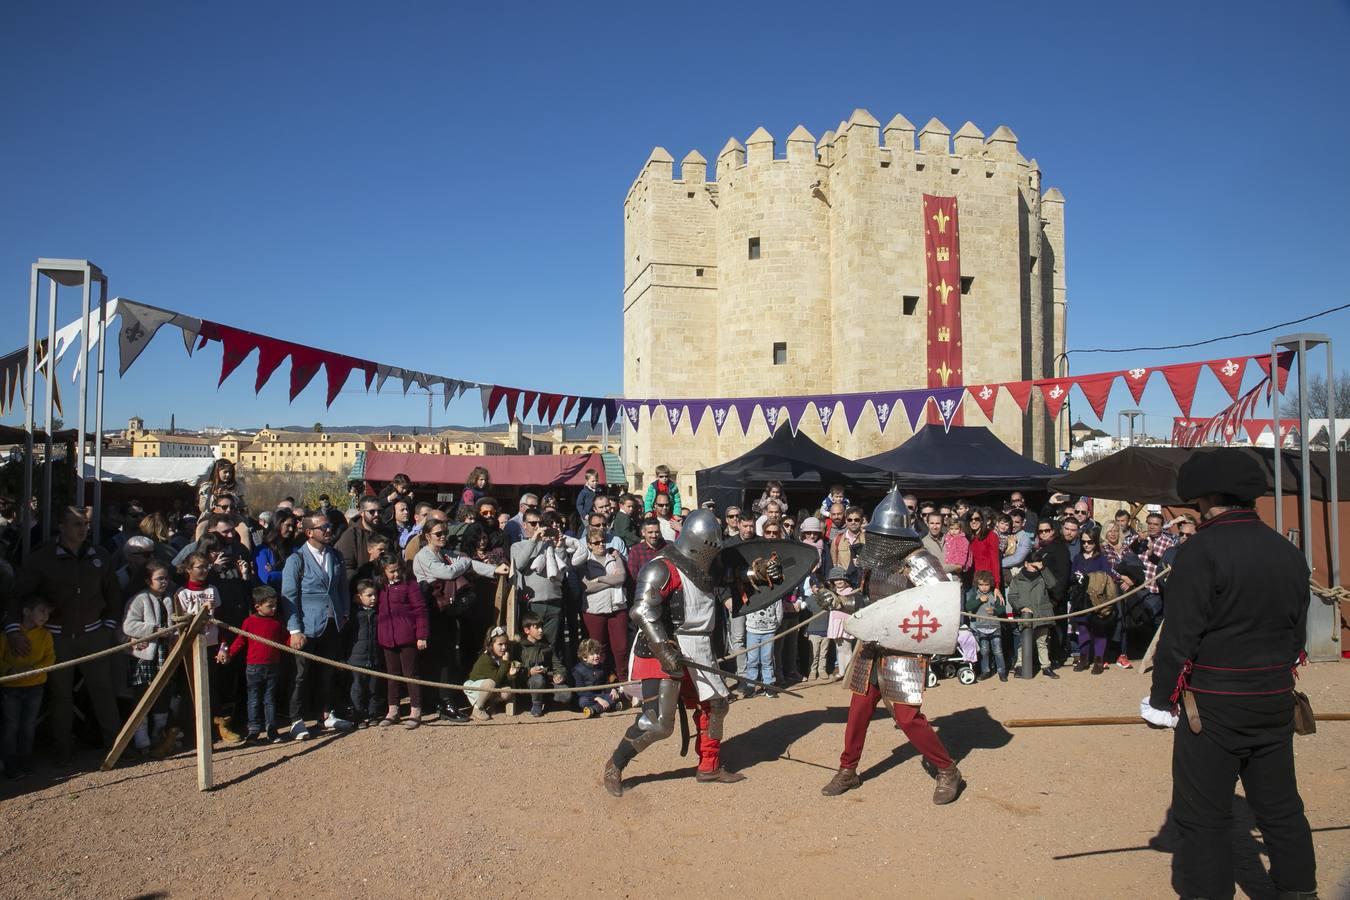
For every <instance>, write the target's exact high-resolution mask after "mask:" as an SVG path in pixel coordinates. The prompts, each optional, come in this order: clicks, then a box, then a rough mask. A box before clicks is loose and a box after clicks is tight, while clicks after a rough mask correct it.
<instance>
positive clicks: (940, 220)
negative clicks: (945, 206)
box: [933, 209, 952, 234]
mask: <svg viewBox="0 0 1350 900" xmlns="http://www.w3.org/2000/svg"><path fill="white" fill-rule="evenodd" d="M951 220H952V217H951V216H949V215H947V214H946V213H945V212H943V211H942V210H941V209H939V210H938V211H937V212H936V213H934V214H933V221H934V222H936V223H937V227H938V234H946V233H947V223H948V222H950V221H951Z"/></svg>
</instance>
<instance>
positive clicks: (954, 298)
mask: <svg viewBox="0 0 1350 900" xmlns="http://www.w3.org/2000/svg"><path fill="white" fill-rule="evenodd" d="M923 233H924V253H925V262H926V264H927V274H928V386H929V387H951V386H955V385H958V384H964V383H965V379H964V376H963V375H962V372H961V239H960V232H959V230H958V227H957V220H956V198H955V197H934V196H931V195H929V194H924V195H923ZM941 421H942V420H941V419H940V418H937V413H936V412H932V411H930V412H929V424H932V425H936V424H939V423H940V422H941ZM952 424H953V425H962V424H964V422H963V421H962V417H961V413H960V411H958V412H957V413H956V418H955V419H953V420H952Z"/></svg>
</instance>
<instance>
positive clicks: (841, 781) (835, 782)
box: [820, 766, 862, 797]
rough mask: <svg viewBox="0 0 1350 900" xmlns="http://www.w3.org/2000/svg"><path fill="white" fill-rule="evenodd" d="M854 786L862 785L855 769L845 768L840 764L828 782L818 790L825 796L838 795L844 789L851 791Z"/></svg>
mask: <svg viewBox="0 0 1350 900" xmlns="http://www.w3.org/2000/svg"><path fill="white" fill-rule="evenodd" d="M855 787H862V779H861V778H859V777H858V770H857V769H845V768H843V767H842V766H841V767H840V768H839V771H838V772H835V773H834V777H833V778H831V779H830V783H829V784H827V785H825V786H824V787H823V788H821V789H820V792H821V793H822V794H824V795H825V796H826V797H838V796H839V795H840V794H842V793H843V792H844V791H851V790H853V789H854V788H855Z"/></svg>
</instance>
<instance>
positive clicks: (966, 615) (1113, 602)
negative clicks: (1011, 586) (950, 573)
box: [961, 566, 1172, 626]
mask: <svg viewBox="0 0 1350 900" xmlns="http://www.w3.org/2000/svg"><path fill="white" fill-rule="evenodd" d="M1170 571H1172V567H1171V566H1168V567H1167V568H1165V569H1163V570H1162V571H1161V572H1159V573H1158V574H1156V575H1154V576H1153V577H1152V578H1150V579H1149V580H1148V581H1145V582H1143V583H1142V584H1139V585H1136V586H1135V587H1132V588H1130V589H1129V590H1128V591H1126V592H1125V593H1123V594H1121V595H1120V596H1118V597H1116V598H1114V599H1111V600H1107V601H1106V602H1105V603H1098V604H1097V605H1096V606H1091V607H1088V608H1087V609H1080V610H1076V611H1074V612H1071V613H1061V614H1060V615H1057V616H1036V617H1034V618H1030V619H1016V618H1012V617H1010V616H982V615H980V614H979V613H968V612H963V613H961V616H962V617H963V618H966V619H979V620H980V621H982V622H1000V623H1003V624H1007V623H1012V624H1014V625H1019V626H1021V625H1036V624H1038V623H1040V622H1058V621H1060V620H1062V619H1072V618H1074V617H1075V616H1086V615H1087V614H1088V613H1094V612H1096V611H1097V610H1099V609H1106V608H1107V607H1108V606H1114V605H1116V604H1117V603H1120V602H1122V601H1124V600H1125V599H1127V598H1128V597H1131V596H1133V595H1134V594H1137V593H1138V592H1139V591H1142V590H1143V589H1144V588H1146V587H1149V586H1151V585H1153V584H1155V583H1156V582H1157V580H1158V579H1159V578H1162V577H1163V576H1164V575H1166V574H1167V573H1168V572H1170Z"/></svg>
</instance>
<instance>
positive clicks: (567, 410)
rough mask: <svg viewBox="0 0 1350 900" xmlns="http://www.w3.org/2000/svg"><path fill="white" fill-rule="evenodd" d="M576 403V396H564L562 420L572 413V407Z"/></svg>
mask: <svg viewBox="0 0 1350 900" xmlns="http://www.w3.org/2000/svg"><path fill="white" fill-rule="evenodd" d="M576 405H577V398H576V397H567V398H566V400H565V402H564V403H563V412H562V417H563V421H566V420H567V417H568V416H570V415H572V409H573V407H575V406H576Z"/></svg>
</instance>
